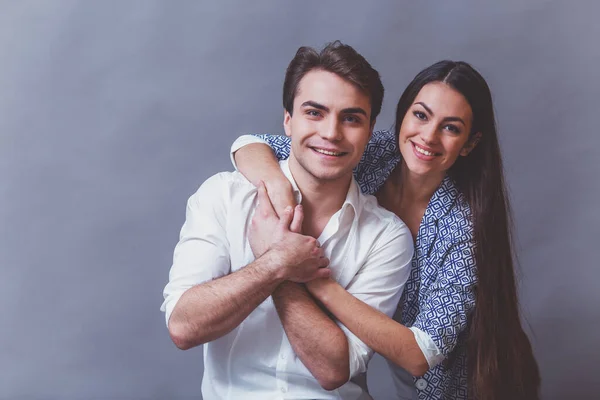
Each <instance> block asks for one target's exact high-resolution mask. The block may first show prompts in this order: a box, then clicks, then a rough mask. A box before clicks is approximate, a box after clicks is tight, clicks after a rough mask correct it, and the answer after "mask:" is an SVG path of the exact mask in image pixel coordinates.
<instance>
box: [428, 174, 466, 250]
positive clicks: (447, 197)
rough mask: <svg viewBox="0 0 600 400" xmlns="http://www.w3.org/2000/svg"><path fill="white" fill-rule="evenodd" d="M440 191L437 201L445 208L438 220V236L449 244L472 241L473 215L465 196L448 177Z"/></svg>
mask: <svg viewBox="0 0 600 400" xmlns="http://www.w3.org/2000/svg"><path fill="white" fill-rule="evenodd" d="M440 189H441V193H440V194H439V196H438V200H439V201H440V203H445V206H446V207H444V210H443V211H444V212H443V213H440V218H439V219H438V223H437V224H438V229H439V234H441V237H442V238H444V239H446V240H449V241H451V242H465V241H466V242H471V241H473V234H474V232H473V215H472V213H471V207H470V206H469V203H468V201H467V198H466V196H465V195H464V194H463V193H462V192H461V191H460V190H459V188H458V186H457V185H456V183H455V182H454V181H453V180H452V179H451V178H449V177H447V178H446V179H445V180H444V182H443V184H442V186H441V187H440ZM440 207H443V206H440Z"/></svg>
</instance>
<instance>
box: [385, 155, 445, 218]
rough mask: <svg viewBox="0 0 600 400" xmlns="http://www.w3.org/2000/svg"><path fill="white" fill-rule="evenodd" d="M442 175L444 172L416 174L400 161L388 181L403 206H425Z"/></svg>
mask: <svg viewBox="0 0 600 400" xmlns="http://www.w3.org/2000/svg"><path fill="white" fill-rule="evenodd" d="M444 176H445V174H441V175H418V174H415V173H413V172H411V171H410V170H409V169H408V167H407V166H406V164H404V163H402V164H400V165H398V168H396V170H394V172H393V173H392V176H391V179H389V181H390V183H392V186H393V188H394V189H393V190H394V192H395V193H396V196H398V200H399V201H400V203H401V204H402V205H403V208H412V207H410V206H411V205H413V206H417V207H422V206H425V207H427V204H429V200H431V197H432V196H433V194H434V193H435V191H436V190H437V188H438V187H439V186H440V183H442V180H443V179H444Z"/></svg>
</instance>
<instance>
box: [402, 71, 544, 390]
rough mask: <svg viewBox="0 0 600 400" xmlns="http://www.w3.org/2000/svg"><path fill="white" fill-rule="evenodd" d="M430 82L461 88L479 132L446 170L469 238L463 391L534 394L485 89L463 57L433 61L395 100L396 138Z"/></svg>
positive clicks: (534, 372) (535, 377)
mask: <svg viewBox="0 0 600 400" xmlns="http://www.w3.org/2000/svg"><path fill="white" fill-rule="evenodd" d="M430 82H444V83H445V84H447V85H449V86H450V87H452V88H453V89H454V90H456V91H458V92H459V93H461V94H462V95H463V96H464V97H465V99H466V100H467V102H468V103H469V104H470V106H471V109H472V112H473V126H472V130H471V133H470V134H471V136H472V135H475V134H476V133H477V132H480V133H481V138H480V140H479V143H478V144H477V146H475V148H474V149H473V150H472V151H471V153H470V154H469V155H467V156H466V157H462V156H461V157H459V158H458V159H457V161H456V162H455V163H454V165H453V166H452V167H450V169H449V170H448V174H449V175H450V176H451V177H452V178H453V179H454V181H455V182H456V184H457V185H458V187H459V189H460V191H461V192H462V193H463V195H464V196H465V198H466V200H467V202H468V204H469V206H470V208H471V215H472V219H473V229H474V237H475V242H476V249H475V260H476V262H477V279H478V281H477V289H476V290H477V295H476V306H475V310H474V312H473V315H471V316H470V318H469V326H468V328H467V329H468V331H467V332H466V333H467V335H468V336H467V352H468V354H467V360H468V361H467V362H468V369H469V373H468V376H469V378H468V379H469V382H468V386H469V397H470V398H472V399H477V400H506V399H510V400H521V399H523V400H525V399H527V400H529V399H538V398H539V386H540V375H539V370H538V365H537V362H536V360H535V358H534V356H533V351H532V348H531V344H530V342H529V339H528V338H527V335H526V334H525V332H524V331H523V328H522V326H521V319H520V313H519V303H518V299H517V289H516V284H515V272H514V265H513V264H514V263H513V260H514V256H515V255H514V253H513V250H512V238H511V230H512V221H511V218H510V205H509V201H508V196H507V191H506V186H505V182H504V171H503V167H502V158H501V156H500V146H499V144H498V137H497V132H496V122H495V118H494V108H493V104H492V96H491V93H490V89H489V87H488V85H487V83H486V81H485V79H484V78H483V77H482V76H481V75H480V74H479V73H478V72H477V71H476V70H475V69H474V68H473V67H471V66H470V65H469V64H467V63H465V62H453V61H440V62H438V63H435V64H433V65H432V66H430V67H428V68H426V69H424V70H423V71H421V72H420V73H419V74H418V75H417V76H416V77H415V79H414V80H413V81H412V82H411V83H410V84H409V85H408V87H407V88H406V90H405V91H404V93H403V94H402V97H401V98H400V101H399V102H398V107H397V109H396V138H397V140H398V133H399V132H400V125H401V124H402V120H403V119H404V116H405V115H406V113H407V111H408V109H409V108H410V107H411V105H412V103H413V101H414V99H415V97H416V96H417V94H418V93H419V91H420V90H421V88H423V86H425V85H426V84H428V83H430ZM451 357H452V356H451Z"/></svg>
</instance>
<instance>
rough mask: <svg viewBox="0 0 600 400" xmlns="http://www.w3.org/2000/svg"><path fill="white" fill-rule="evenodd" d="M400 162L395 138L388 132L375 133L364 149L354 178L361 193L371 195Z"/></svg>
mask: <svg viewBox="0 0 600 400" xmlns="http://www.w3.org/2000/svg"><path fill="white" fill-rule="evenodd" d="M399 161H400V154H399V152H398V149H397V146H396V138H395V135H394V133H393V132H390V131H385V130H384V131H375V132H373V134H372V135H371V140H370V141H369V143H368V144H367V147H366V148H365V152H364V153H363V156H362V158H361V160H360V163H359V164H358V166H357V167H356V168H355V169H354V176H355V177H356V180H357V181H358V184H359V186H360V188H361V191H362V192H363V193H367V194H373V193H375V192H376V191H377V190H379V188H380V187H381V185H382V184H383V182H385V180H386V179H387V178H388V176H389V175H390V173H391V172H392V170H393V169H394V168H395V166H396V165H397V164H398V162H399Z"/></svg>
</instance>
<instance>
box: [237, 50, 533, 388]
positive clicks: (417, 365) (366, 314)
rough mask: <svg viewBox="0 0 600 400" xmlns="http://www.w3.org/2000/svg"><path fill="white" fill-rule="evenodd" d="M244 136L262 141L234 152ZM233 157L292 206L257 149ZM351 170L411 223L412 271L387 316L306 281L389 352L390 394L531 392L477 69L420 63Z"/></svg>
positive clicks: (266, 154)
mask: <svg viewBox="0 0 600 400" xmlns="http://www.w3.org/2000/svg"><path fill="white" fill-rule="evenodd" d="M262 138H263V139H264V140H265V141H266V142H264V143H268V144H269V145H270V146H271V147H272V148H273V149H275V151H276V155H277V157H279V158H286V157H287V155H288V154H289V140H288V138H286V137H282V136H270V135H265V136H263V137H262ZM253 141H254V142H256V141H261V139H257V138H254V139H249V137H242V138H240V139H238V141H237V142H236V143H237V144H234V148H233V150H236V149H238V148H239V147H240V144H248V143H250V142H253ZM339 156H340V157H343V155H339ZM235 158H236V162H237V166H238V168H239V170H240V171H241V172H242V173H244V175H246V176H247V177H248V178H249V180H251V181H252V182H257V181H259V180H262V181H264V182H265V184H266V186H267V190H268V192H269V194H270V197H271V200H272V202H273V204H274V205H275V206H276V208H280V209H282V208H283V206H285V205H287V204H288V203H290V205H291V203H292V202H293V199H292V196H291V191H290V190H289V182H288V181H287V180H285V179H284V178H283V177H282V176H280V175H279V174H280V169H279V168H277V167H275V166H274V163H276V159H275V157H273V155H272V152H271V150H270V149H269V148H268V147H266V146H264V145H263V144H253V145H250V146H245V147H241V148H239V150H237V152H236V153H235ZM355 172H356V174H355V176H356V178H357V180H358V182H359V184H360V186H361V189H362V190H363V191H364V192H366V193H371V194H374V195H375V196H376V197H377V198H378V200H379V203H380V204H381V205H382V206H383V207H385V208H387V209H388V210H390V211H392V212H394V213H396V214H397V215H398V216H399V217H400V218H401V219H402V220H403V221H404V222H405V223H406V224H407V225H408V227H409V229H410V230H411V232H412V235H413V238H414V240H415V253H414V257H413V261H412V270H411V276H410V278H409V280H408V282H407V283H406V286H405V290H404V293H403V296H402V299H401V301H400V304H399V306H398V312H397V313H396V315H395V316H394V319H390V318H388V317H387V316H385V315H383V314H381V313H379V312H377V311H375V310H374V309H372V308H370V307H369V306H367V305H366V304H364V303H362V302H360V301H359V300H357V299H356V298H354V297H353V296H352V295H350V294H349V293H347V292H346V291H345V290H344V289H343V288H342V287H341V286H339V285H338V284H337V283H336V282H335V281H332V280H317V281H313V282H311V283H309V284H307V287H308V289H309V291H310V292H311V293H312V294H313V296H314V297H315V298H316V299H318V300H319V301H320V302H321V303H322V304H323V305H324V306H325V307H326V308H327V309H328V310H329V311H330V312H331V313H332V314H333V315H334V316H335V317H336V318H337V319H338V320H339V321H341V322H342V323H343V324H344V325H345V326H346V327H348V329H350V330H351V331H352V332H353V333H354V334H355V335H356V336H358V337H359V338H360V339H361V340H363V341H364V342H365V343H366V344H367V345H368V346H370V347H371V348H372V349H373V350H375V351H376V352H378V353H380V354H381V355H383V356H384V357H385V358H387V359H388V360H389V362H390V366H391V368H392V371H393V376H394V378H395V383H396V387H397V389H398V392H399V393H407V391H408V392H412V394H411V395H412V396H413V397H416V396H418V398H419V399H482V400H496V399H498V400H507V399H510V400H519V399H538V398H539V393H538V392H539V385H540V376H539V371H538V367H537V363H536V361H535V358H534V356H533V352H532V348H531V345H530V342H529V340H528V338H527V336H526V334H525V333H524V331H523V329H522V326H521V321H520V317H519V307H518V301H517V291H516V285H515V274H514V267H513V250H512V246H511V236H510V230H511V224H510V214H509V213H510V210H509V205H508V199H507V195H506V188H505V183H504V177H503V168H502V160H501V156H500V147H499V145H498V139H497V134H496V126H495V118H494V111H493V104H492V98H491V94H490V90H489V87H488V85H487V83H486V82H485V80H484V79H483V77H482V76H481V75H480V74H479V73H478V72H477V71H476V70H474V69H473V68H472V67H471V66H470V65H469V64H467V63H464V62H452V61H441V62H438V63H436V64H434V65H432V66H430V67H428V68H426V69H424V70H423V71H421V72H420V73H419V74H418V75H417V76H416V77H415V78H414V80H413V81H412V82H411V83H410V84H409V85H408V87H407V88H406V90H405V91H404V93H403V94H402V97H401V98H400V101H399V102H398V107H397V110H396V124H395V132H394V133H393V134H392V133H390V132H386V131H381V132H374V133H373V137H372V139H371V142H370V144H369V146H367V149H366V151H365V154H364V155H363V159H362V161H361V164H360V165H359V167H358V168H357V169H356V171H355ZM407 371H408V372H409V373H410V374H411V375H413V376H415V378H414V381H413V380H412V379H411V378H410V376H408V374H407ZM407 376H408V379H407ZM413 382H414V383H413Z"/></svg>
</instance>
